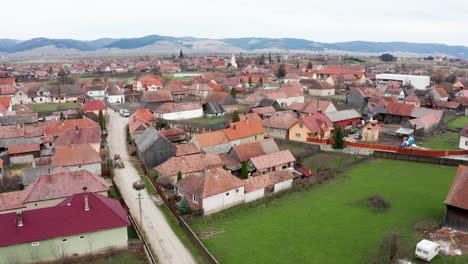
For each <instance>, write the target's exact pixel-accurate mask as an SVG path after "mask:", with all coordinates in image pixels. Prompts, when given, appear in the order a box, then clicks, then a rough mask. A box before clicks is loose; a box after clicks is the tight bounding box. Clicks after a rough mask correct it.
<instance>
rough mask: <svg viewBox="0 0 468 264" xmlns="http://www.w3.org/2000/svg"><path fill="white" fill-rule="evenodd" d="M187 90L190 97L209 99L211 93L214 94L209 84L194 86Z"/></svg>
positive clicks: (196, 84)
mask: <svg viewBox="0 0 468 264" xmlns="http://www.w3.org/2000/svg"><path fill="white" fill-rule="evenodd" d="M187 89H188V92H189V94H190V95H192V96H196V97H200V98H202V99H205V98H207V97H208V95H209V94H210V93H212V92H214V89H213V88H211V87H210V86H209V85H208V84H204V83H203V84H200V83H195V84H192V85H191V86H189V87H188V88H187Z"/></svg>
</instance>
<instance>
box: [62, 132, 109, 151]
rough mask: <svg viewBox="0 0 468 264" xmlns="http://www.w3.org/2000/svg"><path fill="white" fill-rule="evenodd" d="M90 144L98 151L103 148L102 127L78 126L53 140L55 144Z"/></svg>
mask: <svg viewBox="0 0 468 264" xmlns="http://www.w3.org/2000/svg"><path fill="white" fill-rule="evenodd" d="M81 144H89V145H90V146H91V147H92V148H93V149H94V150H95V151H96V152H99V150H100V148H101V128H100V127H98V126H93V127H78V126H76V127H75V129H69V130H67V131H65V132H63V133H62V134H60V135H59V136H58V138H57V139H56V140H55V141H54V142H53V145H54V146H73V145H81Z"/></svg>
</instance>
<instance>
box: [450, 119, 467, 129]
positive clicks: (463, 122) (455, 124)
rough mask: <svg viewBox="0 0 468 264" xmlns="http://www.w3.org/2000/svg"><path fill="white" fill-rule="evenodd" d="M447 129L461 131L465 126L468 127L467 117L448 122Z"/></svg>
mask: <svg viewBox="0 0 468 264" xmlns="http://www.w3.org/2000/svg"><path fill="white" fill-rule="evenodd" d="M447 125H448V127H449V128H450V129H456V130H462V129H463V128H464V127H465V126H467V125H468V116H461V117H458V118H456V119H455V120H453V121H451V122H449V123H448V124H447Z"/></svg>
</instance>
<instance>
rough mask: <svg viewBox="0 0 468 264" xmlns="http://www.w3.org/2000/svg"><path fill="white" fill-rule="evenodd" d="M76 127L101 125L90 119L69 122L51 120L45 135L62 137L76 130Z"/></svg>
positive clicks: (47, 123)
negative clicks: (65, 133) (63, 134)
mask: <svg viewBox="0 0 468 264" xmlns="http://www.w3.org/2000/svg"><path fill="white" fill-rule="evenodd" d="M76 127H78V128H84V127H99V124H98V123H96V122H94V121H93V120H91V119H89V118H83V119H69V120H63V121H61V120H49V121H47V122H46V127H45V132H44V135H47V136H48V135H57V136H58V135H60V134H62V133H63V132H65V131H68V130H75V129H76Z"/></svg>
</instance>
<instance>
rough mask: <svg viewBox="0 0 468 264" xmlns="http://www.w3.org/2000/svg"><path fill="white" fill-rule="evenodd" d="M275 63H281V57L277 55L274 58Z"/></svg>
mask: <svg viewBox="0 0 468 264" xmlns="http://www.w3.org/2000/svg"><path fill="white" fill-rule="evenodd" d="M276 62H278V63H281V57H280V56H279V55H278V56H276Z"/></svg>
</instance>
